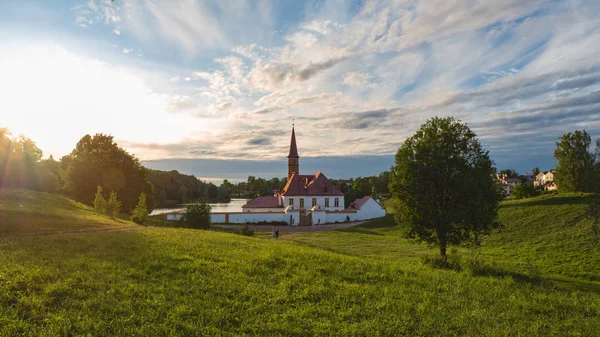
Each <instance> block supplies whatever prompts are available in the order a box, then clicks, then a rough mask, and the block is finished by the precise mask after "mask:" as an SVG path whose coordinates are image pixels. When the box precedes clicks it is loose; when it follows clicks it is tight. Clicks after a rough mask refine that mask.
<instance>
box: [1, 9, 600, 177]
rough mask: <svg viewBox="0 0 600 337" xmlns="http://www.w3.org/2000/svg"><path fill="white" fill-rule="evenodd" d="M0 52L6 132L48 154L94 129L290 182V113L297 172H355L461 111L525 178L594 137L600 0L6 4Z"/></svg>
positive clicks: (177, 160) (599, 133) (176, 164)
mask: <svg viewBox="0 0 600 337" xmlns="http://www.w3.org/2000/svg"><path fill="white" fill-rule="evenodd" d="M0 41H2V43H0V90H1V92H2V98H1V99H0V114H1V117H0V126H1V127H8V128H9V129H11V130H12V131H13V133H17V134H20V133H23V134H25V135H27V136H28V137H30V138H32V139H33V140H34V141H36V142H37V143H38V146H39V147H40V148H41V149H42V150H43V151H44V153H45V154H46V155H49V154H53V155H55V156H61V155H64V154H67V153H69V152H70V151H71V150H72V149H73V147H74V145H75V144H76V142H77V141H78V140H79V139H80V138H81V137H82V136H83V135H84V134H86V133H98V132H102V133H108V134H112V135H114V137H115V139H116V140H117V141H118V143H119V144H120V145H121V146H123V147H125V148H127V149H128V150H129V151H130V152H131V153H134V154H135V155H136V156H137V157H139V158H140V159H142V160H143V161H144V162H145V163H146V164H147V165H148V166H151V167H160V168H162V169H169V167H171V166H172V168H174V169H178V170H180V171H183V172H186V173H192V174H196V175H197V176H200V177H204V178H213V179H221V178H233V179H242V178H243V177H244V176H247V175H256V176H264V177H266V178H270V177H271V176H273V175H278V176H284V175H285V174H286V170H285V165H286V164H285V156H286V155H287V147H288V145H289V135H290V127H291V124H292V119H294V118H295V124H296V132H297V136H298V146H299V151H300V156H301V171H303V172H306V173H312V171H313V170H316V169H323V167H327V169H328V170H329V172H332V173H328V171H327V170H325V171H324V172H325V173H326V174H327V175H328V176H331V177H334V178H335V177H351V176H358V175H366V174H377V173H379V172H380V171H381V170H383V169H386V168H389V166H390V165H391V163H392V161H393V154H394V153H395V152H396V150H397V148H398V147H399V146H400V145H401V144H402V142H403V141H404V139H405V138H406V137H408V136H410V135H412V134H413V133H414V132H415V131H416V130H417V128H418V127H419V125H420V124H421V123H423V122H425V121H426V120H427V119H428V118H430V117H433V116H448V115H452V116H455V117H457V118H459V119H461V120H462V121H465V122H467V123H468V124H469V125H470V126H471V128H472V129H473V130H474V131H475V132H476V133H477V134H478V136H479V138H480V140H481V142H482V143H483V145H484V146H485V147H486V148H487V149H489V150H490V152H491V154H492V158H493V159H494V160H495V161H496V164H497V166H498V167H499V168H505V167H511V168H515V169H517V170H518V171H521V172H525V171H529V170H530V169H531V168H533V167H534V166H539V167H540V168H542V169H549V168H551V167H552V166H553V165H554V163H553V159H552V150H553V148H554V142H555V140H556V139H557V137H558V136H559V135H561V134H563V133H565V132H568V131H572V130H575V129H583V128H585V129H586V130H587V131H588V132H589V133H591V135H592V136H593V137H594V138H595V137H600V2H598V1H596V0H587V1H585V0H581V1H579V0H571V1H558V0H549V1H543V0H528V1H521V0H501V1H477V0H454V1H447V0H434V1H410V0H403V1H366V0H365V1H362V0H331V1H327V0H318V1H304V2H301V1H296V0H289V1H269V0H257V1H244V0H238V1H218V0H207V1H200V0H171V1H159V0H116V1H114V2H111V1H109V0H86V1H76V0H60V1H58V0H50V1H48V0H37V1H34V0H20V1H0ZM307 157H308V158H310V157H317V158H319V160H320V162H322V163H323V165H319V163H320V162H319V160H316V159H317V158H313V159H308V160H307V161H306V163H308V164H309V165H308V166H311V167H307V166H303V165H302V163H304V162H305V161H303V160H302V158H307ZM312 166H315V167H312ZM317 166H322V167H317ZM274 167H277V170H279V169H280V170H281V173H279V174H277V173H276V172H278V171H277V170H275V171H274V170H273V168H274ZM309 171H310V172H309Z"/></svg>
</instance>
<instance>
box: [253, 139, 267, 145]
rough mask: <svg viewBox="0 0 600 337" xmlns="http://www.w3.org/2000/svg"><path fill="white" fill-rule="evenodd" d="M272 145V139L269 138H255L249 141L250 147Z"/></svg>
mask: <svg viewBox="0 0 600 337" xmlns="http://www.w3.org/2000/svg"><path fill="white" fill-rule="evenodd" d="M269 144H271V139H269V138H254V139H250V140H248V145H269Z"/></svg>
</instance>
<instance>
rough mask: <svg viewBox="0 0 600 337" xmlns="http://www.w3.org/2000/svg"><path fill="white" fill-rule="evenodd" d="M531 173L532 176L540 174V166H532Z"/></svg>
mask: <svg viewBox="0 0 600 337" xmlns="http://www.w3.org/2000/svg"><path fill="white" fill-rule="evenodd" d="M531 174H533V176H534V177H535V176H537V175H538V174H540V168H539V167H534V168H533V170H531Z"/></svg>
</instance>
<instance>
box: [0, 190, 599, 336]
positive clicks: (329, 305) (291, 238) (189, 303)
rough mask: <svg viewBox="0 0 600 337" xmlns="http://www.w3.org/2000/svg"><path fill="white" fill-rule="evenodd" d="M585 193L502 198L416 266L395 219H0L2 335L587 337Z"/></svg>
mask: <svg viewBox="0 0 600 337" xmlns="http://www.w3.org/2000/svg"><path fill="white" fill-rule="evenodd" d="M7 193H25V192H19V191H17V192H15V191H10V192H6V191H5V192H4V194H3V195H4V200H2V201H0V214H6V213H8V212H6V210H7V209H8V207H7V206H6V205H7V204H8V205H10V204H11V203H12V201H8V202H7V200H6V195H7ZM26 193H34V192H26ZM588 198H589V197H588V196H586V195H567V196H557V197H540V198H535V199H529V200H522V201H507V202H503V204H502V209H501V212H500V219H501V220H502V221H503V222H504V223H505V227H504V228H503V229H502V231H500V232H498V233H494V234H493V235H492V236H490V237H488V238H486V239H485V240H484V242H483V245H482V247H481V248H479V249H478V250H477V251H476V252H474V251H472V250H469V249H467V248H462V247H456V248H455V249H454V251H452V253H453V254H452V255H453V257H452V258H454V259H458V260H461V264H462V265H464V266H465V268H464V269H463V270H461V271H456V270H447V269H436V268H432V267H431V266H429V265H424V264H423V263H422V262H421V261H422V259H423V257H424V256H429V255H433V254H435V253H436V250H435V249H433V248H431V247H427V246H425V245H420V244H416V243H414V242H410V241H408V240H405V239H402V238H400V237H399V236H398V231H397V229H396V228H395V224H394V223H393V220H392V218H391V217H390V216H387V217H385V218H382V219H377V220H373V221H370V222H368V223H365V224H363V225H361V226H359V227H355V228H349V229H345V230H342V231H333V232H319V233H302V234H299V233H290V234H286V235H283V237H282V238H281V239H280V240H274V239H271V238H270V237H269V236H266V235H265V236H257V237H245V236H241V235H236V234H231V233H226V232H222V231H199V230H192V229H182V228H164V227H140V226H137V227H136V228H137V229H138V230H130V231H123V232H94V233H67V234H56V235H44V236H37V235H26V236H15V235H14V234H15V233H16V232H17V231H18V230H19V228H21V226H23V228H24V229H25V230H26V231H27V232H28V233H31V231H32V230H33V229H40V230H43V231H46V232H47V231H50V230H52V228H51V227H52V226H53V225H52V224H50V223H45V224H44V225H43V226H42V225H38V224H35V223H27V222H23V221H21V220H19V221H21V222H20V223H21V224H23V223H25V225H19V224H16V223H14V221H15V220H14V219H15V217H10V218H8V217H6V216H3V215H0V219H1V220H2V222H0V233H2V231H4V233H8V232H10V233H11V235H9V236H6V235H5V236H3V237H0V261H2V264H0V336H19V335H22V336H79V335H86V336H87V335H91V336H114V335H121V336H123V335H144V336H188V335H211V336H220V335H227V336H230V335H240V336H241V335H262V336H267V335H269V336H277V335H285V336H312V335H338V336H348V335H356V336H398V335H410V336H432V335H437V336H442V335H443V336H464V335H472V336H504V335H527V336H539V335H554V336H594V335H598V333H599V332H600V283H598V282H597V281H598V280H597V278H596V276H597V275H598V262H600V261H599V260H598V256H599V255H600V254H597V253H598V247H599V246H598V236H597V234H594V233H595V232H594V229H593V228H594V227H593V226H592V225H591V222H590V221H589V220H587V219H586V218H585V217H584V214H585V206H586V203H587V201H588ZM29 200H30V202H31V203H33V204H41V205H50V204H51V206H48V207H41V208H40V209H39V210H38V211H37V212H36V215H35V217H34V215H31V216H30V218H29V219H30V221H32V222H36V219H37V218H36V217H43V214H45V212H48V213H49V214H55V215H57V216H64V217H65V218H64V219H63V220H62V222H61V221H58V222H57V223H56V226H58V228H73V227H77V226H78V225H83V226H88V227H89V228H92V227H93V228H96V229H99V228H102V227H103V226H104V227H105V228H111V229H112V228H115V227H118V226H124V227H126V228H130V227H134V226H135V225H133V224H132V223H129V222H127V221H125V220H119V221H114V220H111V219H108V218H105V217H103V216H101V215H97V214H93V210H91V209H89V207H87V206H85V205H80V204H79V205H77V204H76V205H73V204H71V203H69V202H66V201H65V200H64V199H62V198H61V197H56V196H49V195H47V194H36V193H34V194H31V195H30V198H29ZM67 200H68V199H67ZM19 205H23V202H21V203H20V204H19ZM10 207H11V208H10V209H12V210H13V211H14V208H15V206H10ZM16 207H18V209H17V210H19V209H23V208H25V207H27V206H25V205H23V207H20V206H16ZM6 219H9V220H10V219H13V220H10V221H13V222H7V220H6ZM155 221H156V220H155ZM64 222H68V223H64ZM36 223H37V222H36ZM7 228H8V229H7ZM0 235H1V234H0ZM473 261H476V263H475V264H474V263H473ZM467 265H471V266H472V265H475V266H476V268H471V269H468V268H466V266H467Z"/></svg>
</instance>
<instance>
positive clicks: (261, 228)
mask: <svg viewBox="0 0 600 337" xmlns="http://www.w3.org/2000/svg"><path fill="white" fill-rule="evenodd" d="M363 223H365V221H355V222H345V223H336V224H329V225H318V226H269V225H249V226H248V227H250V228H252V229H254V230H255V231H257V232H270V231H272V230H273V228H277V229H279V232H281V233H310V232H326V231H334V230H337V229H344V228H349V227H354V226H358V225H362V224H363ZM214 226H217V227H221V228H227V229H239V228H242V225H217V224H215V225H214Z"/></svg>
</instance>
